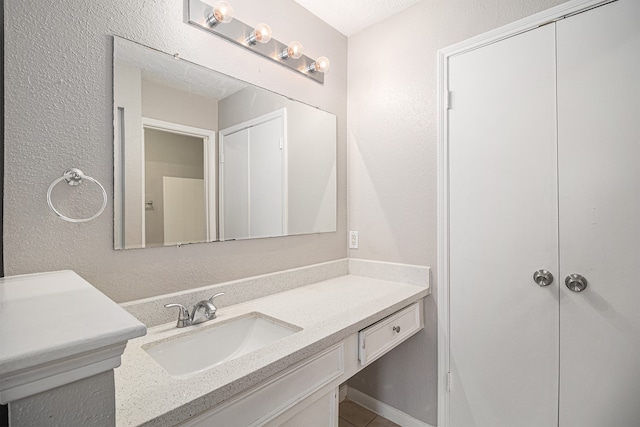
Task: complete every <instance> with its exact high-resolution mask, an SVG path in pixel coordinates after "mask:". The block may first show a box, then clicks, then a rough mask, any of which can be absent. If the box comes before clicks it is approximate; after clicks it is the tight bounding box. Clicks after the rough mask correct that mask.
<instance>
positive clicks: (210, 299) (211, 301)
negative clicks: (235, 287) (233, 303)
mask: <svg viewBox="0 0 640 427" xmlns="http://www.w3.org/2000/svg"><path fill="white" fill-rule="evenodd" d="M222 295H224V292H220V293H219V294H215V295H214V296H212V297H211V298H209V302H210V303H211V304H213V299H214V298H216V297H219V296H222Z"/></svg>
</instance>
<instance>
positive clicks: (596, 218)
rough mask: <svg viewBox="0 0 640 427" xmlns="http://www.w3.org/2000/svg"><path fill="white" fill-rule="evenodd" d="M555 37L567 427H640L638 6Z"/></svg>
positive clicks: (565, 23)
mask: <svg viewBox="0 0 640 427" xmlns="http://www.w3.org/2000/svg"><path fill="white" fill-rule="evenodd" d="M557 33H558V39H557V40H558V125H559V127H558V131H559V134H558V135H559V142H558V143H559V183H560V267H561V274H560V279H559V280H560V281H561V282H562V286H561V289H562V291H561V295H560V301H561V303H560V324H561V330H560V336H561V348H560V357H561V359H560V426H561V427H572V426H581V427H589V426H592V427H601V426H610V427H629V426H640V283H639V277H640V166H639V165H640V2H639V1H637V0H619V1H617V2H614V3H611V4H608V5H606V6H602V7H599V8H596V9H592V10H590V11H587V12H584V13H581V14H579V15H576V16H573V17H571V18H568V19H565V20H562V21H559V22H558V23H557ZM569 274H580V275H582V276H584V277H585V278H586V280H587V288H586V289H585V290H584V291H582V292H573V291H571V290H569V289H568V288H567V287H566V286H565V285H564V280H565V277H566V276H568V275H569Z"/></svg>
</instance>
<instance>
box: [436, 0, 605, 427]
mask: <svg viewBox="0 0 640 427" xmlns="http://www.w3.org/2000/svg"><path fill="white" fill-rule="evenodd" d="M613 1H616V0H573V1H569V2H567V3H564V4H561V5H559V6H556V7H553V8H550V9H547V10H545V11H542V12H539V13H537V14H534V15H531V16H529V17H526V18H523V19H520V20H518V21H515V22H513V23H511V24H507V25H505V26H502V27H499V28H497V29H495V30H492V31H489V32H486V33H484V34H480V35H478V36H475V37H472V38H470V39H468V40H465V41H462V42H460V43H456V44H454V45H452V46H449V47H446V48H444V49H441V50H439V51H438V95H437V96H438V104H437V105H438V275H437V294H438V423H437V425H438V427H449V393H448V388H449V385H450V384H449V379H450V376H449V372H450V367H449V366H450V364H449V345H450V340H449V334H450V328H449V121H448V113H447V111H448V109H449V108H450V106H451V104H452V102H455V100H452V99H451V96H450V95H449V68H448V67H449V58H451V57H453V56H456V55H460V54H463V53H466V52H469V51H472V50H475V49H478V48H480V47H483V46H487V45H489V44H492V43H496V42H498V41H500V40H504V39H506V38H509V37H513V36H515V35H518V34H521V33H524V32H526V31H530V30H533V29H535V28H538V27H540V26H542V25H546V24H549V23H551V22H555V21H558V20H561V19H564V18H567V17H569V16H571V15H575V14H577V13H581V12H584V11H586V10H589V9H593V8H594V7H598V6H601V5H603V4H606V3H612V2H613Z"/></svg>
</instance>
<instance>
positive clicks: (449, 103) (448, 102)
mask: <svg viewBox="0 0 640 427" xmlns="http://www.w3.org/2000/svg"><path fill="white" fill-rule="evenodd" d="M452 98H453V92H451V91H447V99H446V102H447V110H451V99H452Z"/></svg>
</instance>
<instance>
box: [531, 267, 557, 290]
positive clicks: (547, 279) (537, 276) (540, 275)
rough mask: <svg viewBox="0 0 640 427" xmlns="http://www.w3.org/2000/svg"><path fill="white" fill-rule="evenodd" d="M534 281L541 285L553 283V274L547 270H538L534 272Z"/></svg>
mask: <svg viewBox="0 0 640 427" xmlns="http://www.w3.org/2000/svg"><path fill="white" fill-rule="evenodd" d="M533 281H534V282H536V283H537V284H538V286H541V287H542V286H549V285H550V284H551V283H553V274H551V273H550V272H548V271H547V270H538V271H536V272H535V273H533Z"/></svg>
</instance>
